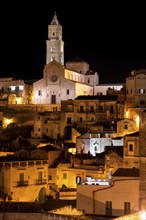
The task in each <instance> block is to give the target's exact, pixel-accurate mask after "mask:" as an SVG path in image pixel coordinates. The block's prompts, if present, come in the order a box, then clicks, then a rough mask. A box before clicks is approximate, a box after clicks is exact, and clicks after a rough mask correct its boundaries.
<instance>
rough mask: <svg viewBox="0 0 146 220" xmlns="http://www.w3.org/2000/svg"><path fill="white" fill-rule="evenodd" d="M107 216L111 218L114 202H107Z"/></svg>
mask: <svg viewBox="0 0 146 220" xmlns="http://www.w3.org/2000/svg"><path fill="white" fill-rule="evenodd" d="M106 215H107V216H111V215H112V202H111V201H106Z"/></svg>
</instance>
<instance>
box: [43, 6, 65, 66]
mask: <svg viewBox="0 0 146 220" xmlns="http://www.w3.org/2000/svg"><path fill="white" fill-rule="evenodd" d="M46 44H47V52H46V64H48V63H49V62H51V61H52V60H53V59H55V60H56V61H57V62H59V63H60V64H61V65H64V42H63V41H62V26H61V25H60V23H59V21H58V18H57V14H56V10H55V13H54V16H53V19H52V21H51V23H50V25H48V40H47V41H46Z"/></svg>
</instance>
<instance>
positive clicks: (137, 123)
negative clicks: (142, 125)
mask: <svg viewBox="0 0 146 220" xmlns="http://www.w3.org/2000/svg"><path fill="white" fill-rule="evenodd" d="M135 120H136V127H137V128H139V121H140V119H139V115H137V116H136V119H135Z"/></svg>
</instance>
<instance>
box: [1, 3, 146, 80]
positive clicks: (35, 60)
mask: <svg viewBox="0 0 146 220" xmlns="http://www.w3.org/2000/svg"><path fill="white" fill-rule="evenodd" d="M143 2H144V1H140V0H139V1H137V0H135V1H129V2H128V1H127V0H126V1H124V0H123V1H120V0H118V1H108V0H100V1H96V0H90V1H88V0H87V1H79V0H78V1H77V0H74V1H67V0H58V1H57V0H54V1H53V0H36V1H30V0H29V1H28V0H25V1H24V0H21V1H18V0H17V1H16V0H13V1H11V0H10V1H8V0H5V1H3V3H0V77H5V76H6V77H9V76H14V77H16V78H22V79H29V78H31V79H32V78H37V79H40V78H42V76H43V68H44V65H45V62H46V40H47V34H48V33H47V31H48V24H50V22H51V20H52V18H53V15H54V11H55V8H56V12H57V16H58V20H59V22H60V24H61V25H62V26H63V40H64V42H65V45H64V49H65V62H66V61H68V60H69V59H71V58H75V57H79V58H81V59H83V60H85V61H86V62H87V63H89V64H90V69H91V70H95V71H97V72H98V73H99V79H100V82H124V81H125V77H126V76H130V74H131V73H130V72H131V71H132V70H133V69H138V68H146V13H145V6H144V3H143Z"/></svg>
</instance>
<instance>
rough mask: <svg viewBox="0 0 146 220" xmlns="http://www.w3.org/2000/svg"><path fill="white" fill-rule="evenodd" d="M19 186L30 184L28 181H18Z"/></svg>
mask: <svg viewBox="0 0 146 220" xmlns="http://www.w3.org/2000/svg"><path fill="white" fill-rule="evenodd" d="M17 186H19V187H20V186H28V181H18V182H17Z"/></svg>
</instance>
